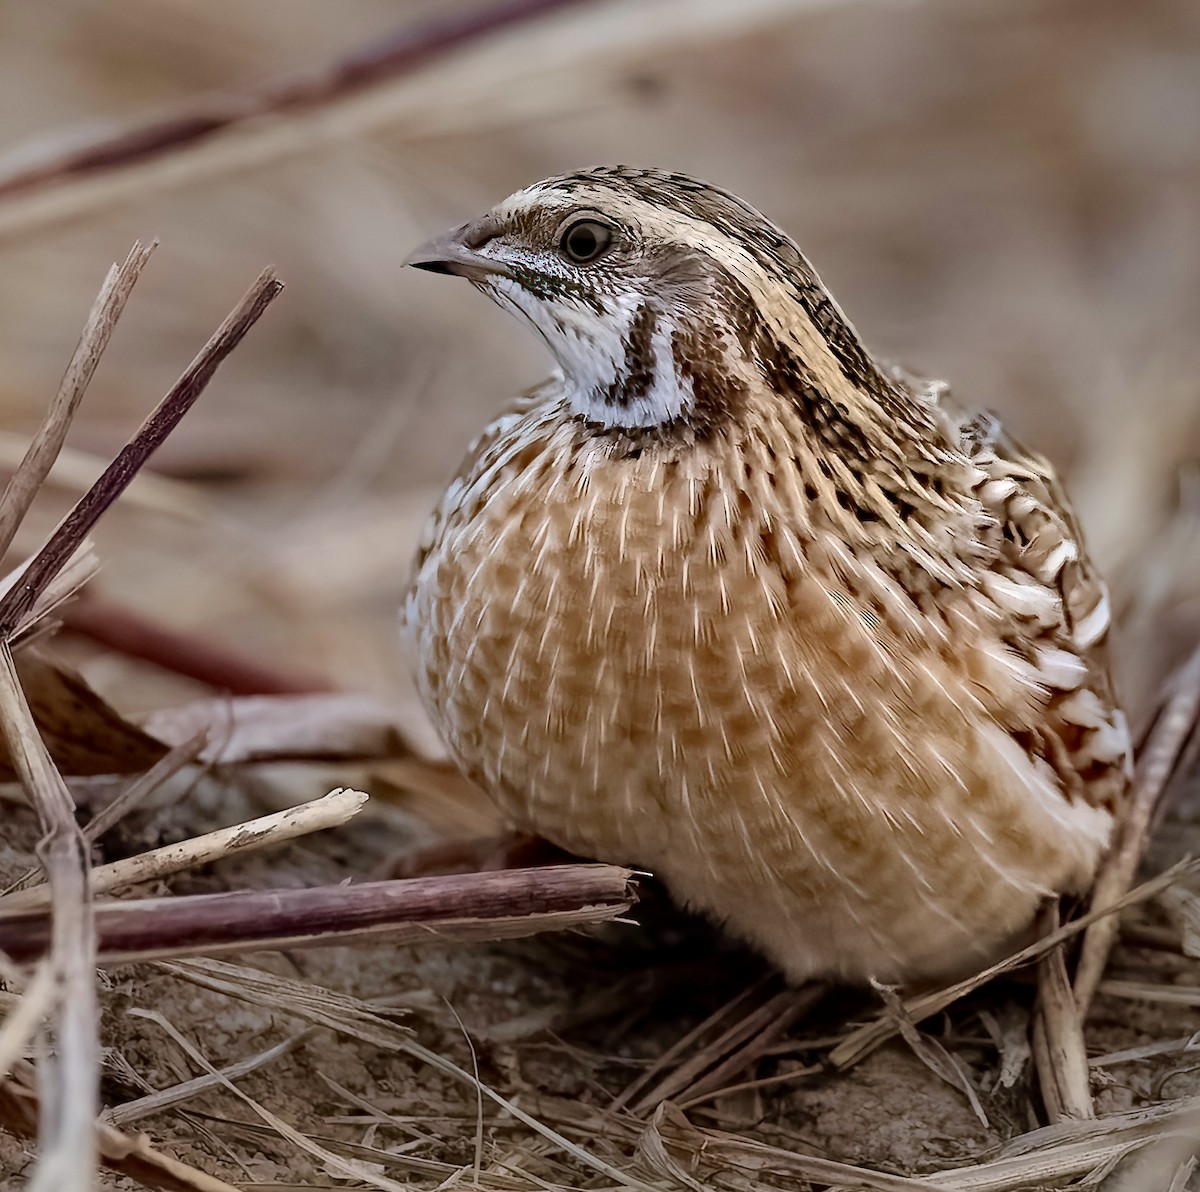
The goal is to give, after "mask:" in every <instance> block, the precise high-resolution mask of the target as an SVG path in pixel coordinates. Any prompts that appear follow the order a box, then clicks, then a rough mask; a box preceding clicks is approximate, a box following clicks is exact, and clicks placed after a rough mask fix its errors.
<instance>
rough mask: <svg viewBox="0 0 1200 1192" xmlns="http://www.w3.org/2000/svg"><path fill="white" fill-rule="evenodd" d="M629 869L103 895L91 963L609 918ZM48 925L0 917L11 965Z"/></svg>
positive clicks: (619, 905)
mask: <svg viewBox="0 0 1200 1192" xmlns="http://www.w3.org/2000/svg"><path fill="white" fill-rule="evenodd" d="M631 876H632V875H631V874H630V871H629V870H627V869H621V868H619V867H618V866H615V865H547V866H542V867H539V868H537V869H507V870H501V871H499V872H496V873H469V874H455V875H452V876H449V877H427V878H407V879H400V880H395V881H385V882H362V883H359V884H356V885H341V884H339V885H332V886H312V887H308V888H306V889H299V890H231V891H226V892H223V893H220V894H192V895H186V896H180V897H166V898H140V899H131V900H129V901H127V902H101V903H98V904H97V905H96V907H95V917H96V931H97V934H98V936H99V940H100V943H99V961H100V963H103V964H121V963H127V962H129V961H134V960H148V959H151V958H155V959H163V958H166V957H175V956H212V955H218V954H220V953H223V952H245V951H247V950H249V949H262V948H277V949H278V948H288V949H295V948H312V947H323V946H327V945H330V944H345V943H349V942H353V941H357V940H372V941H375V940H379V939H387V940H388V941H389V942H394V943H417V942H422V941H438V940H441V941H443V942H449V941H479V940H495V939H514V938H517V937H520V936H527V935H534V934H536V933H538V932H543V931H562V930H567V929H576V928H579V927H585V926H589V925H592V924H596V923H605V922H611V921H612V920H614V919H617V918H619V917H620V916H621V915H623V914H625V912H626V911H628V910H629V908H630V906H631V905H632V904H633V902H634V893H633V888H632V884H631ZM23 893H24V892H23ZM48 928H49V924H48V922H47V918H46V915H45V913H44V912H41V911H30V912H26V911H21V912H19V913H14V914H4V915H0V950H2V951H4V952H6V953H7V954H8V955H9V956H11V957H12V958H13V959H14V960H19V961H27V960H33V959H35V958H36V957H38V956H40V955H42V954H43V952H44V951H45V948H46V945H47V939H48Z"/></svg>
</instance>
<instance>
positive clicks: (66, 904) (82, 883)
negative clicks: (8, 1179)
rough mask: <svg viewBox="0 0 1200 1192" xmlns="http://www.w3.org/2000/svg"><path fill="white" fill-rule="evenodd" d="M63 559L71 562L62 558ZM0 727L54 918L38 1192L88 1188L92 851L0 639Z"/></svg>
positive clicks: (93, 1009)
mask: <svg viewBox="0 0 1200 1192" xmlns="http://www.w3.org/2000/svg"><path fill="white" fill-rule="evenodd" d="M64 561H65V560H64ZM0 727H2V729H3V734H4V738H5V740H6V742H7V744H8V752H9V755H10V756H11V758H12V761H13V765H14V767H15V769H16V771H17V774H18V775H19V777H20V779H21V784H22V786H23V787H24V788H25V792H26V794H27V795H28V797H29V801H30V803H31V804H32V805H33V806H34V808H35V809H36V811H37V814H38V820H39V821H40V823H41V828H42V832H43V834H44V838H43V841H42V843H41V845H40V846H39V852H40V854H41V858H42V864H43V866H44V868H45V870H46V876H47V878H48V879H49V886H50V896H51V899H52V903H53V914H52V916H51V927H50V963H51V966H52V969H53V971H54V976H55V979H56V983H57V986H58V988H57V991H56V992H57V995H58V996H57V998H56V1005H55V1010H54V1016H53V1023H54V1033H55V1037H56V1039H57V1044H58V1045H57V1048H56V1053H55V1054H54V1055H53V1056H47V1057H46V1058H45V1059H44V1060H43V1062H42V1063H41V1064H39V1065H38V1083H39V1087H40V1090H41V1101H42V1108H43V1111H44V1114H43V1123H42V1131H41V1137H40V1142H41V1154H40V1156H39V1159H38V1165H37V1168H36V1170H35V1172H34V1175H33V1179H32V1180H31V1182H30V1189H31V1192H85V1190H86V1189H90V1188H92V1187H93V1186H94V1184H95V1173H96V1162H97V1156H96V1138H95V1131H94V1129H93V1123H94V1122H95V1120H96V1112H97V1110H98V1108H99V1100H98V1092H97V1089H98V1087H99V1079H100V1042H99V1039H98V1038H97V1034H96V1030H97V1020H98V1017H99V1010H98V1006H97V1002H96V984H95V973H94V969H95V956H96V934H95V925H94V923H93V921H92V914H91V911H92V900H91V892H90V889H89V886H88V877H87V875H88V848H87V843H86V842H85V841H84V839H83V833H82V832H81V831H80V829H79V827H78V825H77V824H76V823H75V805H74V803H73V802H72V800H71V795H70V792H69V791H68V790H67V786H66V783H65V782H63V779H62V775H61V774H59V772H58V770H57V769H56V767H55V765H54V762H53V761H51V760H50V754H49V753H48V752H47V751H46V746H45V745H44V744H43V742H42V738H41V737H40V736H39V735H38V731H37V726H36V725H35V724H34V721H33V714H32V713H31V712H30V710H29V705H28V703H27V702H26V700H25V695H24V692H22V690H21V684H20V680H19V679H18V678H17V670H16V667H15V666H14V665H13V660H12V654H11V652H10V651H9V648H8V645H7V643H6V642H2V641H0Z"/></svg>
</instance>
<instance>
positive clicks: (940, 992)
mask: <svg viewBox="0 0 1200 1192" xmlns="http://www.w3.org/2000/svg"><path fill="white" fill-rule="evenodd" d="M1197 870H1200V859H1196V860H1191V861H1183V862H1181V863H1180V864H1178V865H1173V866H1172V867H1171V868H1170V869H1168V870H1166V871H1165V872H1164V873H1160V874H1159V875H1158V876H1157V877H1153V878H1151V879H1150V880H1149V881H1146V882H1143V883H1142V884H1141V885H1140V886H1138V887H1137V888H1136V889H1134V890H1131V891H1130V892H1129V893H1128V894H1126V895H1125V896H1124V897H1123V898H1119V899H1117V901H1116V902H1113V903H1111V904H1110V905H1108V906H1105V907H1096V908H1094V909H1092V910H1090V911H1088V913H1087V914H1086V915H1083V916H1081V917H1080V918H1078V919H1073V920H1071V922H1069V923H1064V924H1063V926H1062V927H1060V928H1058V930H1057V931H1053V932H1051V933H1050V934H1049V935H1047V936H1043V937H1042V938H1041V939H1040V940H1038V941H1037V942H1036V943H1033V944H1030V945H1029V946H1028V947H1027V948H1022V949H1021V950H1020V951H1018V952H1014V953H1013V954H1012V955H1011V956H1007V957H1005V958H1004V959H1003V960H1000V961H997V962H996V963H995V964H993V965H989V966H988V967H987V968H985V969H983V970H981V971H980V972H978V973H976V974H975V975H974V976H973V977H967V978H966V979H965V980H962V981H959V982H957V983H955V984H954V985H948V986H946V987H945V988H944V989H935V990H932V991H931V992H929V993H922V994H918V995H916V996H915V997H911V998H907V999H906V1000H905V1002H904V1009H905V1012H906V1013H907V1014H908V1016H909V1018H911V1019H912V1021H913V1022H920V1021H921V1020H922V1019H925V1018H928V1017H929V1016H930V1015H931V1014H937V1013H939V1012H940V1011H941V1010H944V1009H945V1008H946V1007H947V1006H949V1005H952V1004H953V1003H954V1002H956V1001H958V999H959V998H961V997H965V996H966V995H967V994H968V993H970V992H972V990H975V989H978V988H979V987H980V986H981V985H986V984H987V983H988V982H989V981H991V980H993V979H994V978H996V977H998V976H1000V975H1001V974H1002V973H1008V972H1011V971H1012V970H1013V969H1015V968H1020V967H1021V966H1022V965H1024V964H1028V963H1030V961H1034V960H1039V959H1041V957H1042V956H1044V955H1045V954H1046V953H1047V952H1049V951H1050V949H1051V948H1055V947H1057V946H1058V945H1059V944H1061V943H1062V942H1063V941H1064V940H1068V939H1070V938H1071V937H1072V936H1075V935H1078V934H1079V933H1080V932H1081V931H1084V930H1086V929H1087V928H1088V927H1090V926H1091V925H1092V924H1093V923H1095V922H1096V921H1097V920H1099V919H1102V918H1103V917H1104V916H1106V915H1116V914H1117V913H1119V912H1120V911H1122V910H1124V909H1125V908H1126V907H1128V906H1134V905H1135V904H1137V903H1139V902H1145V901H1147V900H1148V899H1151V898H1154V897H1156V896H1157V895H1158V894H1160V893H1161V892H1162V891H1163V890H1165V889H1167V887H1169V886H1171V885H1173V884H1174V883H1175V882H1177V881H1179V880H1180V879H1181V878H1183V877H1184V876H1186V875H1187V874H1189V873H1195V872H1196V871H1197ZM895 1033H896V1025H895V1022H894V1021H893V1020H892V1019H891V1017H890V1016H888V1015H886V1014H885V1015H881V1016H880V1017H879V1018H876V1019H875V1020H874V1021H873V1022H868V1023H867V1024H866V1025H864V1026H861V1027H859V1028H858V1029H857V1030H854V1031H851V1032H850V1034H849V1035H847V1036H846V1038H845V1039H843V1040H842V1041H841V1042H840V1043H839V1044H838V1045H837V1046H836V1047H835V1048H834V1049H833V1050H832V1051H831V1052H830V1053H829V1063H830V1064H832V1065H833V1067H835V1068H848V1067H850V1066H851V1065H852V1064H856V1063H857V1062H858V1061H859V1060H861V1059H862V1058H863V1057H864V1056H867V1055H870V1053H871V1052H872V1051H874V1050H875V1049H876V1048H877V1047H879V1046H880V1045H881V1044H883V1043H885V1042H886V1041H887V1040H888V1039H890V1038H891V1037H892V1036H893V1035H894V1034H895Z"/></svg>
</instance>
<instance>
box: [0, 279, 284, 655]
mask: <svg viewBox="0 0 1200 1192" xmlns="http://www.w3.org/2000/svg"><path fill="white" fill-rule="evenodd" d="M282 289H283V283H282V282H280V281H279V280H278V279H277V278H276V276H275V272H274V270H272V269H267V270H264V271H263V273H262V274H261V275H260V276H259V277H258V279H257V280H256V281H255V283H254V284H253V285H252V286H251V287H250V289H249V290H248V291H247V293H246V295H245V296H244V297H243V298H242V300H241V302H239V303H238V305H237V306H236V307H235V308H234V309H233V311H232V312H230V314H229V315H228V316H227V317H226V319H225V321H224V322H223V323H222V324H221V326H220V327H218V328H217V330H216V331H215V332H214V333H213V335H212V338H211V339H210V340H209V341H208V343H207V344H205V345H204V347H203V348H202V349H201V350H200V353H199V354H198V355H197V356H196V358H195V359H194V360H193V361H192V363H191V364H189V365H188V367H187V368H186V369H185V370H184V372H183V374H182V376H180V378H179V380H178V381H176V382H175V384H174V385H173V386H172V387H171V389H170V391H169V392H168V393H167V395H166V396H165V397H164V398H163V399H162V401H160V402H159V404H158V405H157V406H156V407H155V409H154V410H153V412H152V413H151V414H150V416H149V417H148V418H147V419H146V421H145V422H143V423H142V425H141V427H140V428H139V429H138V431H137V433H136V434H135V435H134V437H133V438H132V439H131V440H130V441H129V442H128V443H127V444H126V445H125V446H124V447H123V448H122V449H121V451H120V452H119V453H118V455H117V457H116V459H114V460H113V461H112V463H111V464H109V466H108V467H107V468H106V469H105V470H104V474H103V475H102V476H101V477H100V479H99V480H97V481H96V483H95V484H94V485H92V487H91V488H90V489H88V491H87V492H86V493H84V495H83V496H82V497H81V498H80V499H79V501H78V502H77V503H76V505H75V508H74V509H72V510H71V512H70V513H69V514H67V516H66V518H64V519H63V521H62V522H61V523H60V524H59V526H58V528H57V529H56V530H55V531H54V533H53V534H52V535H51V536H50V538H49V540H48V541H47V542H46V545H45V546H43V547H42V549H41V550H40V551H39V552H38V553H37V554H36V555H35V556H34V558H33V560H32V561H31V562H30V564H29V566H28V567H27V568H26V569H25V573H24V577H23V581H22V582H21V583H20V584H18V585H16V586H15V587H13V588H10V589H9V590H8V591H7V592H6V593H5V594H4V595H3V596H2V597H0V638H3V639H5V640H7V639H8V638H10V637H11V635H12V633H13V631H14V629H15V628H16V627H17V626H18V625H20V623H21V622H22V620H23V619H24V617H25V615H26V614H27V613H28V612H29V610H30V609H31V608H32V607H33V606H34V604H35V603H36V601H37V599H38V597H39V596H40V595H41V594H42V592H43V591H44V590H45V589H46V587H47V586H48V585H49V584H50V582H51V581H52V580H53V579H54V577H55V576H56V575H57V574H58V573H59V572H60V571H61V570H62V568H63V566H64V565H65V564H66V562H67V560H68V559H70V557H71V556H72V555H73V554H74V553H75V551H76V550H77V549H78V548H79V546H80V544H81V543H82V542H83V540H84V539H85V538H86V537H87V535H88V534H89V533H91V531H92V528H93V527H94V526H95V524H96V522H97V521H98V520H99V519H100V517H101V515H102V514H103V513H104V511H105V510H106V509H107V508H108V507H109V506H110V505H111V504H112V503H113V501H115V500H116V499H117V497H119V496H120V495H121V493H122V492H123V491H124V490H125V488H126V487H127V486H128V485H129V482H130V481H131V480H132V479H133V478H134V476H136V475H137V473H138V470H139V469H140V468H141V467H142V465H143V464H144V463H145V462H146V460H148V459H149V458H150V456H151V455H152V454H153V453H154V451H155V450H156V449H157V448H158V447H159V446H160V445H161V444H162V443H163V441H164V440H165V439H166V438H167V436H168V435H169V434H170V433H171V432H172V431H173V430H174V429H175V427H176V426H178V425H179V421H180V419H181V418H183V416H184V415H185V414H186V413H187V412H188V410H190V409H191V408H192V405H193V404H194V403H195V401H196V399H197V398H198V397H199V396H200V394H201V393H203V392H204V390H205V388H206V387H207V386H208V383H209V381H211V380H212V378H213V374H214V373H215V372H216V371H217V369H218V367H220V365H221V363H222V361H224V360H225V359H226V357H228V355H229V354H230V353H231V352H232V351H233V350H234V348H236V347H237V346H238V344H239V343H241V341H242V339H243V338H244V337H245V335H246V333H247V332H248V331H249V330H250V328H251V327H253V326H254V324H255V323H256V322H258V320H259V318H260V317H261V316H262V313H263V312H264V311H265V310H266V309H267V307H268V306H269V305H270V304H271V303H272V302H273V301H274V300H275V299H276V298H277V297H278V296H279V293H280V291H281V290H282Z"/></svg>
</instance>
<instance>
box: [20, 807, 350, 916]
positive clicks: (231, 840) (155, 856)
mask: <svg viewBox="0 0 1200 1192" xmlns="http://www.w3.org/2000/svg"><path fill="white" fill-rule="evenodd" d="M367 799H368V796H367V795H366V794H365V793H364V792H363V791H356V790H347V789H342V788H339V789H337V790H334V791H330V792H329V794H327V795H324V796H323V797H322V798H320V799H314V800H313V801H312V802H311V803H304V804H302V805H301V806H299V807H289V808H288V809H287V810H286V811H278V812H276V813H275V814H273V815H264V816H262V817H261V818H260V819H254V820H249V821H247V822H246V823H244V824H234V825H233V827H230V828H219V829H217V831H215V832H206V833H205V834H204V835H203V836H194V837H192V839H190V840H182V841H180V842H179V843H178V844H167V845H164V846H163V847H162V848H156V849H152V850H151V851H150V852H148V853H139V854H138V855H137V856H136V857H128V858H126V859H125V860H122V861H114V862H112V864H110V865H100V866H98V867H97V868H95V869H93V870H92V874H91V876H92V893H93V894H103V893H106V892H107V891H109V890H115V889H118V888H120V887H123V886H136V885H139V884H141V883H143V882H150V881H154V880H156V879H158V878H162V877H166V876H168V875H169V874H172V873H179V872H180V871H181V870H184V869H194V868H195V867H196V866H198V865H207V864H209V863H210V862H212V861H218V860H220V859H221V858H222V857H231V856H234V855H236V854H238V853H247V852H251V851H253V850H255V849H261V848H268V847H270V846H271V845H275V844H282V843H283V842H284V841H286V840H295V839H296V838H297V837H299V836H307V835H309V834H310V833H312V832H320V831H322V830H323V829H325V828H336V827H339V826H340V825H342V824H344V823H346V822H347V821H348V820H350V819H353V817H354V816H356V815H357V814H358V813H359V812H360V811H361V810H362V809H363V807H364V806H365V805H366V802H367ZM49 901H50V891H49V887H48V886H45V885H41V886H31V887H29V888H28V889H26V890H17V891H15V892H14V893H12V894H9V895H6V896H5V897H4V898H0V913H6V912H9V911H14V912H15V911H21V912H25V911H31V910H42V909H43V908H44V907H46V906H47V905H48V904H49Z"/></svg>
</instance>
